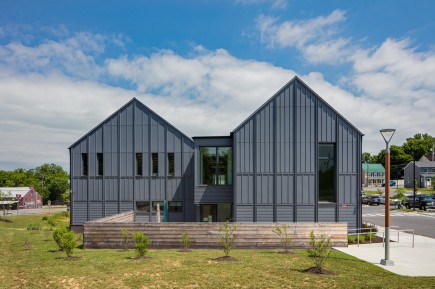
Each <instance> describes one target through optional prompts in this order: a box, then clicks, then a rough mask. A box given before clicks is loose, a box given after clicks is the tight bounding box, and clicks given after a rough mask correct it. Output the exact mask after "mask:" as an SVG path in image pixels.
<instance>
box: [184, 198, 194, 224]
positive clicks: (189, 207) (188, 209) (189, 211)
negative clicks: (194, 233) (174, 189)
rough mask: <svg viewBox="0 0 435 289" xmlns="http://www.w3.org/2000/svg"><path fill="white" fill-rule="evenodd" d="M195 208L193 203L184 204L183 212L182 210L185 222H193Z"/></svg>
mask: <svg viewBox="0 0 435 289" xmlns="http://www.w3.org/2000/svg"><path fill="white" fill-rule="evenodd" d="M195 208H196V205H194V204H193V202H184V203H183V210H184V221H185V222H195V221H196V220H195Z"/></svg>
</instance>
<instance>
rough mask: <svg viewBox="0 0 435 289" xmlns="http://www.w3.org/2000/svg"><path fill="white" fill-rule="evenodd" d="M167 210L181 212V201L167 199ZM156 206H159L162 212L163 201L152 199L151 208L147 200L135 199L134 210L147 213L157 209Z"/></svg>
mask: <svg viewBox="0 0 435 289" xmlns="http://www.w3.org/2000/svg"><path fill="white" fill-rule="evenodd" d="M167 206H168V212H178V213H181V212H183V202H181V201H169V202H167ZM157 207H159V209H160V212H161V214H162V215H163V212H164V201H152V202H151V208H150V202H149V201H137V202H136V210H137V211H138V212H140V213H149V212H150V210H151V212H155V211H157Z"/></svg>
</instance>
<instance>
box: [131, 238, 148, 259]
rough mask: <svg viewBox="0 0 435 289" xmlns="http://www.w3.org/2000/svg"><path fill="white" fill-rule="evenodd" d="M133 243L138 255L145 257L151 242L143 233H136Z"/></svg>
mask: <svg viewBox="0 0 435 289" xmlns="http://www.w3.org/2000/svg"><path fill="white" fill-rule="evenodd" d="M133 241H134V248H135V250H136V253H137V255H138V256H139V257H144V256H145V254H146V253H147V252H148V246H149V245H150V244H151V240H150V239H149V238H148V236H146V235H144V234H142V233H141V232H136V233H134V234H133Z"/></svg>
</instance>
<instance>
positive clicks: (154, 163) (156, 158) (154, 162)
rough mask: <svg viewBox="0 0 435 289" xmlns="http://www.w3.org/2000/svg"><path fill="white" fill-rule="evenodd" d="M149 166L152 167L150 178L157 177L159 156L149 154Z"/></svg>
mask: <svg viewBox="0 0 435 289" xmlns="http://www.w3.org/2000/svg"><path fill="white" fill-rule="evenodd" d="M151 166H152V176H153V177H157V176H158V174H159V154H158V153H152V154H151Z"/></svg>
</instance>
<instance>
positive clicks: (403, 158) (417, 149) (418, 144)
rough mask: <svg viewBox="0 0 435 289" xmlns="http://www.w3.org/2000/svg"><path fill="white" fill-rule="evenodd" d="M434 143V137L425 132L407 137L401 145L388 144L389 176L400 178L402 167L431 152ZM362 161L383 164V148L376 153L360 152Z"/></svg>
mask: <svg viewBox="0 0 435 289" xmlns="http://www.w3.org/2000/svg"><path fill="white" fill-rule="evenodd" d="M434 143H435V138H434V137H433V136H431V135H429V134H427V133H425V134H421V133H418V134H416V135H414V137H410V138H407V139H406V141H405V142H404V143H403V144H402V145H401V146H397V145H392V146H390V156H391V161H390V163H391V173H390V177H391V178H394V179H395V178H400V177H402V176H403V168H404V167H405V166H406V165H407V164H408V163H409V162H410V161H413V160H415V161H418V160H419V159H420V158H421V157H422V156H423V155H425V154H429V153H431V149H432V148H433V145H434ZM362 162H363V163H371V164H382V165H384V164H385V149H383V150H381V151H380V152H379V153H378V154H377V155H371V154H370V153H367V152H364V153H363V154H362Z"/></svg>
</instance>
